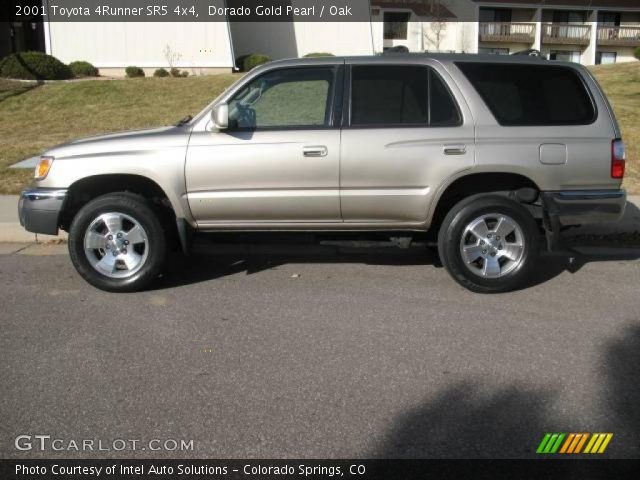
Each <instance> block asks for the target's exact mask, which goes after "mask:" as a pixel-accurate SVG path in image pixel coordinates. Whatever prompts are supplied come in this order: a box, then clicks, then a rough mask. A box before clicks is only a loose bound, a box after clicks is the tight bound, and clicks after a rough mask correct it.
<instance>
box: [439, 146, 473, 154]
mask: <svg viewBox="0 0 640 480" xmlns="http://www.w3.org/2000/svg"><path fill="white" fill-rule="evenodd" d="M442 150H443V151H444V154H445V155H464V154H465V153H467V146H466V145H443V146H442Z"/></svg>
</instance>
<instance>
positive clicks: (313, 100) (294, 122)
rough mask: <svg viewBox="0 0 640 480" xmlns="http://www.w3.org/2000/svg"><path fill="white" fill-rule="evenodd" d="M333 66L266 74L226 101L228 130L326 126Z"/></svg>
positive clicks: (327, 124)
mask: <svg viewBox="0 0 640 480" xmlns="http://www.w3.org/2000/svg"><path fill="white" fill-rule="evenodd" d="M334 77H335V69H334V68H326V67H321V68H318V67H316V68H290V69H281V70H276V71H273V72H269V73H266V74H265V75H262V76H260V77H258V78H256V79H255V80H253V81H252V82H251V83H249V84H248V85H247V86H246V87H245V88H243V89H242V90H241V91H240V92H238V93H237V94H236V95H235V96H234V98H233V99H231V101H230V102H229V128H230V129H231V130H276V129H305V128H306V129H309V128H311V129H316V128H328V127H330V124H331V105H332V100H333V84H334Z"/></svg>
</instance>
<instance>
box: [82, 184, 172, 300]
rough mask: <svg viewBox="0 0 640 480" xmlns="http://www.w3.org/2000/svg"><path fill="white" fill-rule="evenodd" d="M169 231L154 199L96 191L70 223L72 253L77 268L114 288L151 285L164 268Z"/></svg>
mask: <svg viewBox="0 0 640 480" xmlns="http://www.w3.org/2000/svg"><path fill="white" fill-rule="evenodd" d="M166 249H167V247H166V236H165V232H164V229H163V228H162V223H161V222H160V219H159V217H158V215H157V213H156V210H155V209H154V208H153V205H152V204H151V202H149V201H148V200H146V199H145V198H143V197H141V196H139V195H133V194H129V193H119V194H109V195H104V196H102V197H98V198H96V199H94V200H92V201H91V202H89V203H88V204H87V205H85V206H84V207H82V209H80V211H79V212H78V214H77V215H76V216H75V218H74V219H73V222H72V223H71V227H70V229H69V254H70V256H71V261H72V262H73V265H74V266H75V268H76V270H77V271H78V273H79V274H80V275H81V276H82V277H83V278H84V279H85V280H86V281H87V282H89V283H90V284H91V285H93V286H95V287H97V288H100V289H101V290H107V291H110V292H131V291H136V290H141V289H143V288H145V287H146V286H148V285H149V284H150V283H151V282H152V281H153V280H154V279H155V278H156V277H157V276H158V274H159V273H160V271H161V269H162V266H163V264H164V260H165V255H166Z"/></svg>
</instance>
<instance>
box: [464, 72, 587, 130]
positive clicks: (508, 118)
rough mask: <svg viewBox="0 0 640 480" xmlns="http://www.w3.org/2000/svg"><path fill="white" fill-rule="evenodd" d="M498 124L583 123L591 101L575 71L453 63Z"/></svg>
mask: <svg viewBox="0 0 640 480" xmlns="http://www.w3.org/2000/svg"><path fill="white" fill-rule="evenodd" d="M456 65H457V66H458V68H459V69H460V70H462V73H464V74H465V76H466V77H467V78H468V79H469V81H470V82H471V84H472V85H473V86H474V88H475V89H476V90H477V91H478V93H479V94H480V96H481V97H482V98H483V100H484V101H485V103H486V104H487V106H488V107H489V109H490V110H491V112H492V113H493V115H494V116H495V117H496V120H497V121H498V122H499V123H500V124H501V125H507V126H509V125H587V124H590V123H593V121H594V120H595V119H596V111H595V107H594V105H593V101H592V99H591V96H590V95H589V92H588V91H587V88H586V86H585V84H584V83H583V82H582V80H581V79H580V77H579V75H578V73H577V72H576V71H575V70H573V69H571V68H568V67H562V66H553V65H509V64H504V63H473V62H469V63H467V62H460V63H457V64H456Z"/></svg>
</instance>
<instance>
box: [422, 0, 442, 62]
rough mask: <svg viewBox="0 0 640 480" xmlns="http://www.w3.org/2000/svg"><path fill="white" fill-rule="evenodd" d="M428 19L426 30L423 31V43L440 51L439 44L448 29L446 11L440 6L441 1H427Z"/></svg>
mask: <svg viewBox="0 0 640 480" xmlns="http://www.w3.org/2000/svg"><path fill="white" fill-rule="evenodd" d="M428 6H429V19H430V21H429V22H427V28H426V29H423V32H422V34H423V37H424V42H425V43H426V44H427V45H428V47H427V50H429V49H430V48H429V47H433V48H434V49H435V50H436V51H440V44H441V43H442V39H443V37H444V34H445V31H446V30H447V27H448V22H447V20H446V19H447V18H448V17H447V13H446V12H447V9H446V8H445V7H444V6H443V5H442V1H441V0H428Z"/></svg>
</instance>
